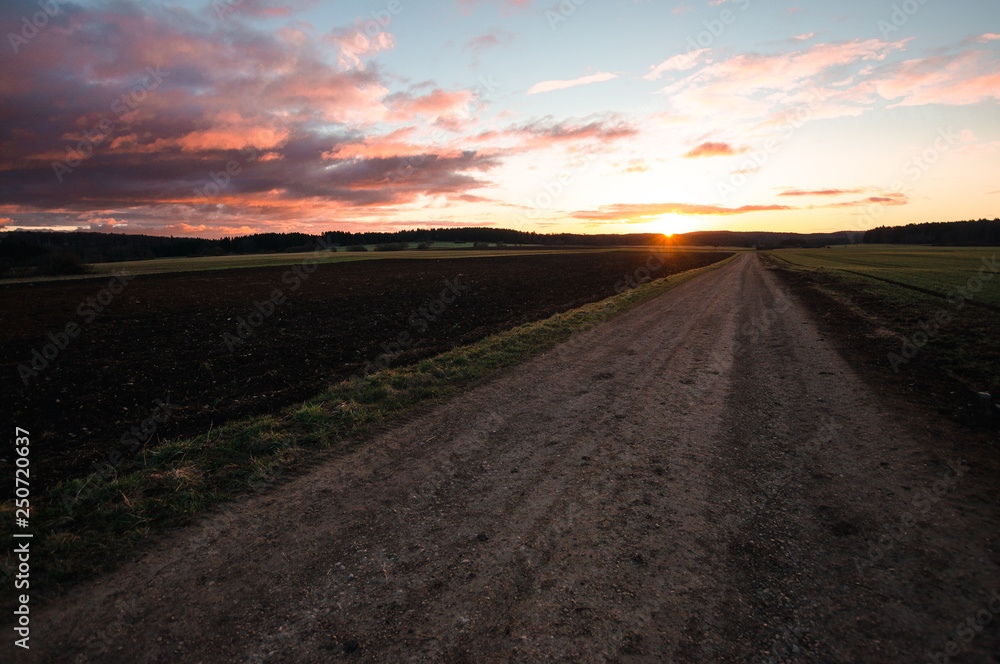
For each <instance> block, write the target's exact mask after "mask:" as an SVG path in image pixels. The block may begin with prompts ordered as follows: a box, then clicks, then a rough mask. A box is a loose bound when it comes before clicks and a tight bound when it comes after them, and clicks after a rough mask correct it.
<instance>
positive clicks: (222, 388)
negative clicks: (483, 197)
mask: <svg viewBox="0 0 1000 664" xmlns="http://www.w3.org/2000/svg"><path fill="white" fill-rule="evenodd" d="M728 255H729V254H727V253H721V252H719V253H710V252H691V253H684V252H679V253H672V254H670V255H669V256H665V257H664V264H663V267H662V268H660V269H659V270H658V271H656V272H655V273H654V274H653V276H654V277H657V278H658V277H662V276H666V275H668V274H673V273H676V272H680V271H683V270H688V269H692V268H696V267H700V266H703V265H707V264H710V263H713V262H715V261H718V260H720V259H722V258H724V257H726V256H728ZM647 259H649V254H647V253H646V252H629V251H618V252H608V253H587V254H570V255H551V254H550V255H539V256H509V257H496V258H492V257H491V258H474V259H443V260H397V259H387V260H380V261H362V262H350V263H339V264H326V265H321V266H319V267H318V268H316V270H315V271H314V272H312V273H311V274H309V273H307V272H304V271H299V272H294V271H293V270H292V268H289V267H288V266H281V267H273V268H250V269H234V270H226V271H210V272H187V273H179V274H170V275H148V276H139V277H135V278H134V279H132V281H130V282H129V283H128V284H127V285H126V286H125V287H124V289H123V290H122V292H121V293H120V294H119V295H116V296H115V297H114V299H113V300H112V301H111V302H110V303H109V304H107V306H106V307H105V308H104V309H103V311H101V312H100V313H99V314H97V316H96V318H94V319H93V320H92V321H89V322H88V321H87V320H86V319H87V316H86V315H81V314H80V313H78V307H80V306H81V303H85V302H86V301H87V299H88V298H93V297H96V296H97V294H98V292H99V291H101V290H102V289H103V288H105V286H106V285H107V283H108V282H107V281H106V280H104V279H86V280H79V281H64V282H48V283H38V284H17V285H6V286H2V287H0V302H2V303H3V306H2V307H0V338H2V350H0V361H2V365H3V368H4V372H5V375H6V380H4V381H3V382H2V388H0V397H2V399H3V402H4V404H5V408H6V410H7V412H8V413H9V414H10V416H11V420H10V422H11V424H12V425H16V426H20V427H23V428H25V429H28V430H29V431H30V432H31V440H32V467H33V468H37V469H38V474H37V479H35V478H33V483H34V487H33V490H34V491H36V492H37V491H40V490H43V489H44V488H45V487H46V486H47V485H48V484H49V483H51V482H55V481H57V480H60V479H65V478H67V477H74V476H81V475H84V474H86V473H87V472H89V469H90V467H91V465H92V464H93V463H95V462H97V461H103V460H104V459H105V458H106V456H107V455H108V453H109V452H110V451H111V450H113V449H115V448H116V447H117V448H123V447H125V448H127V447H128V446H129V445H127V444H123V443H122V442H121V439H122V436H123V435H127V434H128V432H129V431H130V430H131V429H133V427H139V429H140V434H139V438H141V439H142V440H141V441H140V442H142V443H145V444H146V445H148V446H153V445H155V444H156V443H157V442H158V441H159V440H162V439H165V438H173V437H176V436H184V435H194V434H198V433H203V432H205V431H207V430H208V429H209V428H210V427H213V426H216V427H217V426H219V425H221V424H223V423H225V422H227V421H229V420H232V419H235V418H242V417H247V416H252V415H258V414H264V413H272V412H275V411H277V410H278V409H280V408H282V407H284V406H288V405H291V404H294V403H297V402H300V401H302V400H304V399H307V398H309V397H311V396H313V395H315V394H317V393H319V392H320V391H321V390H322V389H323V388H324V387H325V386H326V384H328V383H330V382H331V381H336V380H338V379H343V378H345V377H348V376H350V375H351V374H352V373H358V372H364V371H365V369H366V366H369V365H366V363H376V361H378V360H379V358H380V356H383V357H382V364H385V363H387V360H388V359H389V358H388V356H384V355H385V353H386V349H388V350H389V351H396V350H399V346H393V345H392V344H393V342H396V341H397V339H398V337H399V335H400V333H403V332H406V333H409V334H410V338H411V339H412V341H411V342H410V345H409V347H408V348H406V349H404V351H403V352H401V353H398V354H396V355H394V356H393V357H392V363H393V364H402V363H410V362H413V361H416V360H418V359H420V358H425V357H430V356H433V355H435V354H438V353H440V352H442V351H445V350H447V349H449V348H451V347H453V346H455V345H461V344H467V343H471V342H474V341H476V340H479V339H481V338H483V337H485V336H488V335H489V334H492V333H495V332H497V331H500V330H504V329H508V328H511V327H514V326H516V325H519V324H522V323H525V322H529V321H533V320H538V319H541V318H545V317H547V316H550V315H552V314H554V313H557V312H559V311H564V310H567V309H571V308H574V307H578V306H580V305H582V304H585V303H587V302H592V301H596V300H600V299H603V298H605V297H608V296H610V295H613V294H614V293H615V287H616V283H619V280H622V279H624V278H625V277H626V276H628V275H635V273H636V270H637V268H641V267H642V266H644V265H645V264H646V261H647ZM639 274H640V276H642V272H641V270H640V273H639ZM303 276H305V278H304V279H303V278H302V277H303ZM296 280H298V283H299V284H300V285H299V287H298V288H294V286H295V284H296ZM446 281H448V282H450V283H452V284H457V288H456V290H457V291H458V292H459V293H460V294H459V295H458V296H454V295H453V293H446V296H445V299H448V300H450V299H454V302H453V303H451V304H447V305H444V304H443V303H442V302H437V303H435V302H434V301H435V300H436V299H438V298H439V297H440V295H441V293H442V291H443V290H444V289H446V288H447V287H446V285H445V283H446ZM463 287H467V288H464V289H463ZM275 289H280V290H281V291H282V294H283V295H284V296H285V298H286V300H285V301H284V302H282V303H280V304H277V305H276V306H274V311H273V314H271V315H270V316H267V317H263V316H261V318H260V319H257V318H256V316H255V321H256V322H260V325H259V326H258V327H256V328H255V329H254V332H253V334H252V336H250V337H249V338H248V339H247V340H246V341H243V342H242V343H240V342H234V341H233V340H234V339H235V338H237V332H238V324H239V322H240V320H241V319H243V320H246V319H247V318H248V317H249V316H250V315H251V313H252V312H253V311H254V307H255V302H265V301H266V300H267V299H268V298H269V297H270V296H271V294H272V293H273V292H274V291H275ZM83 306H84V310H85V311H86V310H87V309H89V307H90V305H86V304H84V305H83ZM429 307H430V309H428V308H429ZM442 307H444V311H443V312H442V311H441V308H442ZM264 308H265V310H266V309H267V307H266V306H265V307H264ZM421 308H425V312H423V313H422V312H420V309H421ZM433 312H437V313H433ZM71 322H73V323H77V324H78V325H80V331H79V334H78V336H76V337H75V338H73V339H71V340H70V341H69V343H68V345H67V346H66V348H65V349H63V350H61V351H60V352H59V354H58V356H56V357H55V358H54V359H53V360H52V361H51V362H50V364H49V366H48V367H47V368H45V369H44V370H42V371H40V372H39V373H38V374H37V376H36V377H34V378H30V379H29V381H28V385H27V386H25V384H24V382H23V381H22V379H21V377H20V375H19V372H18V366H19V365H22V364H24V365H28V364H30V361H31V356H32V351H33V349H38V350H41V349H42V347H43V346H44V345H46V344H48V343H50V339H49V338H48V336H47V335H48V334H49V333H52V334H56V335H58V333H60V332H62V331H63V330H64V329H65V328H66V325H67V323H71ZM244 331H245V330H244ZM227 333H228V334H229V335H232V337H230V338H229V340H230V345H231V346H233V348H234V352H230V349H229V348H228V347H227V344H226V337H225V335H226V334H227ZM383 344H384V345H385V346H383ZM161 401H162V402H164V403H167V404H169V405H170V406H172V407H173V409H172V410H170V415H169V417H167V418H166V421H165V422H158V423H155V430H153V431H150V429H151V428H152V427H151V426H150V425H151V424H154V422H153V421H150V420H148V419H147V418H149V417H150V415H151V414H157V415H160V418H161V419H165V418H164V415H163V413H164V410H163V408H162V407H160V408H161V409H160V410H159V411H157V410H156V409H157V408H158V407H159V402H161ZM168 410H169V409H168ZM144 421H147V427H146V431H145V432H144V433H143V432H141V429H142V426H143V422H144ZM130 444H131V441H130ZM11 461H12V459H10V458H4V459H2V461H0V466H2V467H4V468H6V466H8V465H9V464H10V463H11ZM33 475H35V473H33ZM5 476H9V475H5Z"/></svg>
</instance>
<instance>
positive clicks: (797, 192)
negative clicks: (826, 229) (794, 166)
mask: <svg viewBox="0 0 1000 664" xmlns="http://www.w3.org/2000/svg"><path fill="white" fill-rule="evenodd" d="M863 191H865V190H864V189H813V190H802V189H791V190H788V191H783V192H781V193H780V194H778V195H779V196H843V195H845V194H860V193H862V192H863Z"/></svg>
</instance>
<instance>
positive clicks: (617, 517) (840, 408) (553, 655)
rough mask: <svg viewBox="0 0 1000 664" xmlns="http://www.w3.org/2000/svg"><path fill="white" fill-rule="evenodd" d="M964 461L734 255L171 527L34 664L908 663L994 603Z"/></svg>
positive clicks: (990, 518) (991, 566)
mask: <svg viewBox="0 0 1000 664" xmlns="http://www.w3.org/2000/svg"><path fill="white" fill-rule="evenodd" d="M975 445H978V442H977V441H976V440H974V439H973V438H971V436H970V434H968V433H964V432H963V431H961V430H959V429H957V428H955V427H953V426H952V425H950V424H949V423H947V422H944V421H939V420H936V419H934V418H933V417H931V416H929V415H926V416H925V415H924V414H922V413H920V412H917V410H916V409H915V408H913V407H912V406H909V405H906V404H900V403H897V402H896V401H894V400H893V399H892V398H890V397H887V396H884V395H880V394H878V393H877V392H874V391H873V390H872V389H871V388H870V387H868V386H866V385H865V384H864V383H863V382H862V381H861V380H860V379H859V378H858V377H857V376H856V375H855V373H854V372H853V371H852V370H851V369H850V368H849V366H848V365H847V363H845V361H844V360H843V359H841V357H840V356H839V355H838V354H837V352H836V351H835V350H834V349H833V346H832V344H831V343H830V342H828V341H826V340H824V338H823V337H822V336H821V335H820V333H819V332H818V330H817V328H816V326H815V325H814V324H813V323H812V322H811V321H810V319H809V318H808V315H807V314H806V313H805V312H804V311H803V310H802V309H801V308H800V305H798V304H797V303H796V302H795V301H794V299H791V298H790V297H789V296H788V295H787V294H784V293H783V291H782V289H781V287H780V284H779V282H778V281H777V279H776V278H775V276H773V275H772V274H771V273H769V272H766V271H765V270H763V269H762V268H761V265H760V263H759V260H758V259H757V257H756V256H755V255H752V254H746V255H743V256H741V257H740V258H738V259H737V260H735V261H733V262H732V263H730V264H728V265H726V266H724V267H722V268H720V269H717V270H715V271H712V272H709V273H707V274H705V275H703V276H700V277H698V278H696V279H693V280H692V281H690V282H687V283H685V284H683V285H681V286H679V287H677V288H675V289H674V290H673V291H671V292H669V293H668V294H666V295H664V296H662V297H659V298H657V299H655V300H652V301H650V302H648V303H646V304H644V305H642V306H640V307H638V308H636V309H634V310H632V311H630V312H628V313H626V314H623V315H621V316H618V317H616V318H615V319H613V320H611V321H609V322H607V323H605V324H603V325H600V326H599V327H597V328H595V329H593V330H591V331H590V332H587V333H585V334H583V335H581V336H580V337H577V338H575V339H573V340H572V341H571V342H570V343H568V344H565V345H564V346H562V347H560V348H557V349H556V350H554V351H552V352H550V353H547V354H546V355H544V356H542V357H540V358H538V359H537V360H535V361H532V362H529V363H527V364H525V365H523V366H521V367H518V368H516V369H514V370H511V371H509V372H507V373H505V374H504V375H502V376H501V377H500V378H498V379H496V380H494V381H492V382H491V383H489V384H487V385H484V386H481V387H479V388H476V389H474V390H472V391H470V392H469V393H467V394H464V395H462V396H460V397H458V398H455V399H453V400H452V401H450V402H448V403H446V404H444V405H442V406H441V407H439V408H437V409H436V410H434V411H433V412H430V413H429V414H427V415H425V416H422V417H419V418H417V419H414V420H412V421H411V422H409V423H407V424H405V425H403V426H401V427H400V428H398V429H396V430H394V431H391V432H388V433H386V434H384V435H381V436H380V437H378V438H377V439H375V440H373V441H371V442H369V443H368V444H366V445H365V446H364V447H363V448H362V449H360V450H358V451H356V452H353V453H351V454H348V455H346V456H343V457H341V458H337V459H333V460H330V461H329V462H327V463H325V464H324V465H323V466H321V467H319V468H317V469H316V470H315V471H314V472H311V473H310V474H308V475H307V476H303V477H300V478H298V479H296V480H294V481H292V482H289V483H288V484H285V485H283V486H280V487H278V488H277V489H275V490H273V491H272V492H270V493H269V494H266V495H261V496H255V497H252V498H250V499H248V500H247V501H246V502H245V503H244V504H241V505H236V506H232V507H229V508H228V509H225V510H224V511H221V512H219V513H217V514H215V515H214V516H211V517H209V518H206V519H205V520H204V521H203V522H202V523H200V524H199V525H197V526H195V527H191V528H189V529H185V530H183V531H180V532H176V533H174V534H173V535H171V536H170V537H169V538H167V539H166V540H165V541H164V542H163V544H162V545H161V546H159V547H158V548H157V549H156V550H155V551H153V552H152V553H150V554H149V555H147V556H146V557H144V558H143V559H142V560H140V561H137V562H134V563H130V564H127V565H125V566H123V567H122V568H121V569H120V570H118V571H117V572H115V573H112V574H108V575H106V576H104V577H102V578H100V579H97V580H95V581H94V582H91V583H88V584H86V585H84V586H82V587H80V588H77V589H75V590H74V591H72V592H71V593H69V595H68V596H67V597H64V598H60V599H58V600H56V601H55V602H53V604H52V605H51V606H50V607H49V608H48V609H46V610H45V611H44V612H43V613H40V614H39V615H38V616H36V622H35V624H34V626H35V630H34V631H33V634H37V644H38V646H37V649H33V650H32V655H33V656H34V657H35V658H36V661H74V656H75V655H77V654H78V653H80V654H81V656H80V658H79V661H95V662H192V663H195V662H327V661H339V660H340V659H343V660H344V661H352V660H353V661H378V662H540V661H565V662H605V661H608V662H650V661H666V662H671V661H672V662H768V661H816V662H836V661H840V662H890V661H893V662H895V661H899V662H916V661H926V660H927V655H928V654H929V653H930V654H933V653H939V652H942V651H943V649H944V648H945V646H946V642H947V640H948V639H953V638H954V634H953V632H952V630H954V629H955V626H956V625H957V624H958V623H960V622H962V621H964V620H965V619H966V618H967V617H968V616H970V615H975V613H976V611H979V610H980V609H983V608H984V607H986V606H987V604H986V603H987V602H988V601H989V594H990V593H991V592H992V591H994V590H997V589H1000V575H998V566H1000V556H998V546H997V541H996V540H997V528H996V524H997V520H996V511H997V494H996V489H994V488H992V487H991V486H990V483H989V482H990V480H991V478H994V477H995V476H996V475H995V471H996V468H995V462H994V461H987V460H985V458H981V457H977V456H975V455H972V456H970V453H969V452H968V450H975V449H979V448H978V447H976V446H975ZM952 467H953V468H955V469H957V473H956V470H952ZM941 482H944V483H945V484H946V486H947V487H948V488H949V489H950V491H949V492H947V493H945V494H944V495H943V496H940V497H938V496H937V494H934V495H935V498H934V500H933V501H930V506H929V509H928V510H926V511H922V510H915V509H914V503H915V501H916V500H917V499H918V497H919V496H923V495H926V494H925V491H926V490H930V489H931V488H932V487H933V486H934V485H935V483H939V486H940V483H941ZM906 512H912V513H914V514H916V522H915V523H913V524H910V523H909V522H906V526H905V527H901V526H900V523H901V519H903V518H904V517H903V515H904V513H906ZM998 621H1000V618H998V620H995V621H993V622H992V623H991V624H989V625H987V626H986V627H985V628H982V629H981V631H978V632H977V633H976V635H975V639H974V640H973V641H972V642H971V643H969V644H968V646H967V647H968V649H969V653H970V655H969V657H970V658H969V659H968V660H967V661H989V660H988V657H989V653H990V652H992V651H993V650H995V649H996V647H997V644H998V641H1000V639H998V633H1000V632H998V630H997V622H998ZM963 647H965V646H963ZM936 661H940V660H936ZM963 661H965V660H963Z"/></svg>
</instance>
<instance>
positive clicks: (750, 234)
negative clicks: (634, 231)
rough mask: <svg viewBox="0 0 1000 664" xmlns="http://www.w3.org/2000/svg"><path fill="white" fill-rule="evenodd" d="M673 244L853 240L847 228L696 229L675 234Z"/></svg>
mask: <svg viewBox="0 0 1000 664" xmlns="http://www.w3.org/2000/svg"><path fill="white" fill-rule="evenodd" d="M671 239H672V240H673V243H674V244H678V245H681V246H693V247H747V248H757V249H775V248H779V247H826V246H829V245H831V244H848V243H850V242H851V241H852V239H851V236H850V234H849V233H847V232H846V231H841V232H839V233H773V232H770V231H694V232H692V233H684V234H683V235H675V236H673V238H671Z"/></svg>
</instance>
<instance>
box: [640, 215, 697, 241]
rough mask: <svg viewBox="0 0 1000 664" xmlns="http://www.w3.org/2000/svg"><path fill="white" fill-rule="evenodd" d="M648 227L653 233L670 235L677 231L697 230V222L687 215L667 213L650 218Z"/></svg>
mask: <svg viewBox="0 0 1000 664" xmlns="http://www.w3.org/2000/svg"><path fill="white" fill-rule="evenodd" d="M649 229H650V230H651V231H652V232H654V233H663V234H664V235H666V236H667V237H670V236H671V235H677V234H678V233H690V232H691V231H693V230H697V223H696V221H695V220H694V219H693V218H692V217H690V216H688V215H684V214H674V213H667V214H659V215H656V216H655V217H652V218H650V220H649Z"/></svg>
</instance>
